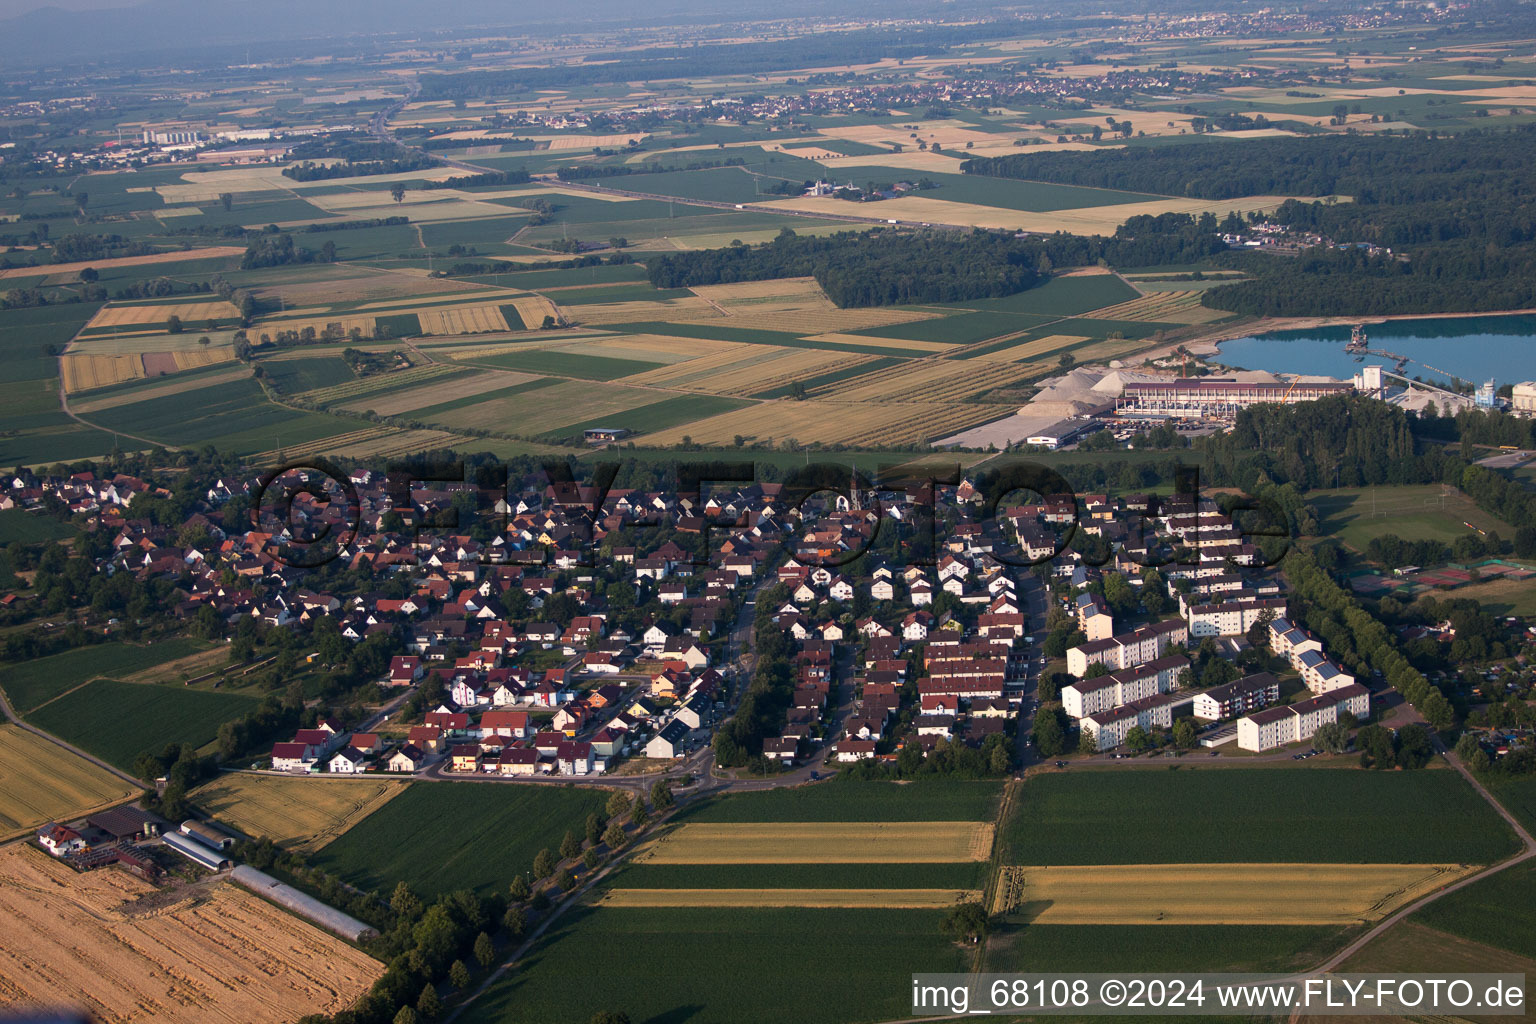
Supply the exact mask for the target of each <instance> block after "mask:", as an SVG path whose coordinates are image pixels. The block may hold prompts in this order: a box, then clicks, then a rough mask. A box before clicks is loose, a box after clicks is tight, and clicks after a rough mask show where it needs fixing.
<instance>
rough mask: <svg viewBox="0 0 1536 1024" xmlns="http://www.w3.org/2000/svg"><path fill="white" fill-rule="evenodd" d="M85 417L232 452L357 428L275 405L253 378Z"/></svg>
mask: <svg viewBox="0 0 1536 1024" xmlns="http://www.w3.org/2000/svg"><path fill="white" fill-rule="evenodd" d="M194 399H195V402H193V400H194ZM189 403H193V404H191V405H190V406H189ZM189 408H191V409H192V410H193V411H192V413H191V414H190V415H189V412H188V410H189ZM90 419H91V421H92V422H94V423H96V424H97V425H99V426H101V427H104V428H107V429H110V430H122V431H131V432H133V433H135V434H140V435H143V436H146V437H151V438H154V439H155V440H157V441H161V442H164V443H165V444H171V445H202V444H212V445H214V446H215V447H217V448H219V449H220V450H221V451H227V452H231V453H234V452H256V451H269V450H273V449H276V448H278V447H280V446H281V445H285V444H287V445H294V444H302V443H303V442H305V441H312V440H315V439H317V438H321V437H326V436H329V435H333V434H343V433H346V432H347V431H350V430H356V429H357V422H356V421H355V420H348V419H342V418H341V417H338V416H327V415H324V414H320V413H305V412H298V411H295V410H293V409H287V408H283V407H282V406H278V405H274V404H272V403H271V402H269V401H267V396H266V394H265V393H264V392H263V391H262V390H261V385H260V384H258V383H256V381H254V380H236V381H230V382H228V383H225V384H216V385H214V386H213V387H209V388H204V389H202V390H200V391H196V392H188V393H186V394H179V395H167V396H164V397H161V398H151V399H148V400H146V401H142V402H134V403H133V404H131V405H120V406H117V407H115V408H111V409H101V410H98V411H96V412H94V413H91V414H90Z"/></svg>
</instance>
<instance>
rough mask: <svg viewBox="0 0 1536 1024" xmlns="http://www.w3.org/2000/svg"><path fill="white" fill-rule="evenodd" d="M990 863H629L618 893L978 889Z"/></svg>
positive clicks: (617, 882)
mask: <svg viewBox="0 0 1536 1024" xmlns="http://www.w3.org/2000/svg"><path fill="white" fill-rule="evenodd" d="M986 871H987V864H986V862H984V861H970V862H965V863H959V864H629V865H626V866H625V867H624V869H623V870H622V871H619V872H617V873H615V874H614V875H612V876H611V877H610V878H609V879H608V881H607V882H606V883H605V884H606V885H608V886H610V887H612V888H618V889H980V888H981V887H982V886H983V885H984V884H985V882H986V878H985V875H986Z"/></svg>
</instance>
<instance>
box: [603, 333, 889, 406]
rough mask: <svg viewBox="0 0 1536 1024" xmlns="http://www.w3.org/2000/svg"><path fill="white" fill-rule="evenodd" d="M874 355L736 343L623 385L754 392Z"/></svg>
mask: <svg viewBox="0 0 1536 1024" xmlns="http://www.w3.org/2000/svg"><path fill="white" fill-rule="evenodd" d="M873 358H874V357H873V356H858V355H854V356H850V355H847V354H844V353H841V352H825V351H820V350H817V349H791V348H775V347H773V346H771V345H732V346H731V348H730V349H727V350H725V351H722V352H719V353H716V354H715V355H712V356H701V357H700V358H698V359H690V360H688V361H687V362H684V363H674V364H672V365H670V366H659V367H657V368H655V369H654V370H646V371H644V372H643V373H637V374H634V375H632V376H629V377H625V378H623V382H624V383H625V384H645V385H649V386H652V387H665V388H685V389H687V390H690V391H702V392H705V393H706V394H712V395H740V396H746V395H752V394H756V393H757V392H759V391H766V390H768V389H770V388H774V387H778V386H780V385H782V384H788V383H789V382H791V381H794V380H799V379H801V378H805V377H813V376H816V375H818V374H821V373H827V372H830V371H831V370H832V369H834V368H839V367H844V366H856V365H858V364H859V363H865V362H869V361H870V360H871V359H873Z"/></svg>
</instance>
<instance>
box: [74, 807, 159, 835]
mask: <svg viewBox="0 0 1536 1024" xmlns="http://www.w3.org/2000/svg"><path fill="white" fill-rule="evenodd" d="M85 823H86V824H87V825H89V826H91V828H94V829H100V830H101V831H102V832H105V833H106V834H107V835H109V836H111V837H112V838H113V839H117V840H127V841H128V842H138V841H140V840H143V839H153V838H154V837H155V836H158V835H159V834H160V833H161V832H163V831H165V826H166V824H167V822H166V821H165V819H164V818H162V817H160V816H159V815H158V814H151V813H150V812H148V811H145V810H140V809H139V808H137V807H134V806H133V805H131V804H124V805H123V806H122V807H114V808H112V809H111V810H109V811H102V812H100V813H99V814H93V815H91V816H90V817H88V818H86V819H85Z"/></svg>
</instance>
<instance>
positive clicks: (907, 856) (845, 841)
mask: <svg viewBox="0 0 1536 1024" xmlns="http://www.w3.org/2000/svg"><path fill="white" fill-rule="evenodd" d="M993 830H994V826H993V824H992V823H991V822H976V821H907V822H857V823H843V822H750V823H734V824H711V823H704V822H692V823H688V824H685V825H683V826H682V827H680V828H678V829H675V830H673V831H671V832H669V833H668V834H667V835H665V836H663V837H661V838H659V839H657V840H654V841H653V842H651V843H649V844H647V845H646V846H645V847H644V848H642V849H641V850H639V851H637V853H636V855H635V861H636V863H650V864H952V863H956V862H959V861H981V860H986V859H987V858H988V857H989V856H990V855H991V850H992V838H993Z"/></svg>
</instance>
